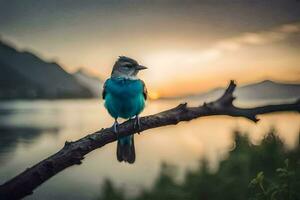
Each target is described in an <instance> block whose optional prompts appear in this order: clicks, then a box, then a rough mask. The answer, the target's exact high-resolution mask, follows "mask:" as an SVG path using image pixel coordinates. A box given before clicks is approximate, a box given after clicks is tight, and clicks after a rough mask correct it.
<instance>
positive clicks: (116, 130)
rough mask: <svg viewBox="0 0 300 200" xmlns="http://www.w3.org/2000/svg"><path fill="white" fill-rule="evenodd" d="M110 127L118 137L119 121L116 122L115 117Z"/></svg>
mask: <svg viewBox="0 0 300 200" xmlns="http://www.w3.org/2000/svg"><path fill="white" fill-rule="evenodd" d="M112 128H113V131H114V133H115V134H116V136H117V138H118V137H119V123H118V121H117V119H116V120H115V122H114V124H113V126H112Z"/></svg>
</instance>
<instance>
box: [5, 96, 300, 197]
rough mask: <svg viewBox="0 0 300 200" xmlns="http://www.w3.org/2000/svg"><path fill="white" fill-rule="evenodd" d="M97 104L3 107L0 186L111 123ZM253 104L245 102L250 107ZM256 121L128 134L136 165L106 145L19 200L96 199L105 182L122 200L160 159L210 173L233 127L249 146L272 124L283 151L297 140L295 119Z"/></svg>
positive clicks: (159, 103) (167, 104)
mask: <svg viewBox="0 0 300 200" xmlns="http://www.w3.org/2000/svg"><path fill="white" fill-rule="evenodd" d="M178 103H180V102H179V101H176V100H173V101H170V100H156V101H150V102H148V105H147V107H146V109H145V111H144V112H143V113H142V115H148V114H154V113H157V112H160V111H162V110H165V109H167V108H171V107H173V106H176V105H177V104H178ZM102 104H103V102H102V101H99V100H61V101H32V102H30V101H14V102H6V103H2V104H1V106H0V113H1V114H0V127H1V130H2V131H1V141H0V144H1V145H0V163H1V164H0V183H3V182H4V181H5V180H8V179H9V178H11V177H13V176H15V175H17V174H18V173H20V172H22V171H23V170H25V169H26V168H27V167H30V166H32V165H33V164H35V163H36V162H38V161H40V160H42V159H43V158H45V157H47V156H49V155H51V154H53V153H55V152H57V151H58V150H59V149H60V148H62V147H63V145H64V143H65V141H74V140H77V139H79V138H81V137H83V136H85V135H86V134H88V133H92V132H95V131H97V130H99V129H101V128H103V127H109V126H111V125H112V123H113V120H112V119H111V117H110V116H109V115H108V114H107V112H106V111H105V110H104V107H103V105H102ZM191 104H193V105H199V104H201V102H198V101H193V102H191ZM240 104H243V105H250V104H248V103H243V102H240ZM255 104H257V103H255V102H252V103H251V106H252V105H255ZM259 118H260V119H261V121H260V122H258V124H254V123H252V122H250V121H248V120H246V119H241V118H232V117H225V116H212V117H205V118H200V119H196V120H193V121H191V122H183V123H180V124H179V125H177V126H167V127H161V128H157V129H152V130H147V131H145V132H143V133H142V134H141V135H135V145H136V153H137V160H136V163H135V164H134V165H128V164H124V163H119V162H118V161H117V159H116V155H115V154H116V152H115V151H116V143H112V144H108V145H106V146H104V147H103V148H101V149H98V150H95V151H94V152H92V153H90V154H88V155H87V156H86V158H85V159H84V161H83V163H82V164H81V165H78V166H73V167H70V168H68V169H66V170H64V171H63V172H61V173H59V174H58V175H56V176H54V177H53V178H51V179H50V180H49V181H47V182H46V183H44V184H43V185H42V186H40V187H39V188H38V189H37V190H36V191H35V192H34V195H33V196H29V197H27V198H25V199H45V200H47V199H49V200H50V199H72V200H77V199H78V200H79V199H93V198H95V197H96V196H97V195H99V194H100V187H101V184H102V182H103V180H105V179H106V178H109V179H110V180H112V181H113V183H115V184H116V185H117V186H119V187H124V188H125V191H126V193H127V194H128V195H134V194H137V193H138V192H139V191H140V190H141V189H143V188H144V187H146V188H148V187H150V186H151V185H152V183H153V181H154V180H155V178H156V176H157V175H158V172H159V169H160V165H161V163H162V162H167V163H170V164H174V165H176V166H178V167H179V172H180V174H181V175H183V174H184V172H185V171H186V170H187V169H193V168H195V167H196V166H197V165H198V164H199V159H201V158H207V159H208V160H209V161H210V164H211V167H212V169H216V167H217V163H218V160H220V159H222V158H224V157H226V155H227V153H228V151H230V150H231V149H232V148H234V144H233V141H232V139H233V136H232V132H233V130H236V129H239V130H242V131H247V132H248V133H249V136H250V138H251V140H252V141H253V143H259V141H260V139H261V138H262V137H263V135H264V134H265V133H266V132H267V131H268V130H270V129H271V127H274V128H276V130H278V133H279V136H280V137H281V138H282V139H283V140H284V142H285V143H286V145H287V147H288V148H292V147H293V146H294V145H295V144H296V142H297V141H298V134H299V130H300V129H299V128H300V116H299V114H296V113H278V114H269V115H263V116H259ZM179 180H180V177H179ZM75 191H76V192H75Z"/></svg>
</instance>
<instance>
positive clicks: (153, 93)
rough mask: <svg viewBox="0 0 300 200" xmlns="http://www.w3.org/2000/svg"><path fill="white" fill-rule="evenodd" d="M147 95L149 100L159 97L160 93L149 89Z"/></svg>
mask: <svg viewBox="0 0 300 200" xmlns="http://www.w3.org/2000/svg"><path fill="white" fill-rule="evenodd" d="M148 96H149V98H150V99H151V100H156V99H158V98H160V94H159V93H158V92H156V91H149V92H148Z"/></svg>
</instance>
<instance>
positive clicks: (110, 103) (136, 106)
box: [104, 77, 145, 119]
mask: <svg viewBox="0 0 300 200" xmlns="http://www.w3.org/2000/svg"><path fill="white" fill-rule="evenodd" d="M105 91H106V96H105V104H104V105H105V107H106V109H107V111H108V112H109V114H110V115H111V116H112V117H113V118H118V117H121V118H124V119H128V118H131V117H134V116H136V115H138V114H140V113H141V112H142V111H143V109H144V107H145V97H144V94H143V92H144V83H143V82H142V81H141V80H139V79H137V80H130V79H126V78H122V77H118V78H109V79H107V81H106V82H105Z"/></svg>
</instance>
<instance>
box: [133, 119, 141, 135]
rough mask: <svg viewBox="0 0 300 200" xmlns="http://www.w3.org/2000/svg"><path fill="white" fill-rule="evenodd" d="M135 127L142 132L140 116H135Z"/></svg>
mask: <svg viewBox="0 0 300 200" xmlns="http://www.w3.org/2000/svg"><path fill="white" fill-rule="evenodd" d="M134 129H137V131H138V132H137V133H138V134H140V130H141V121H140V118H139V116H136V117H135V121H134Z"/></svg>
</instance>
